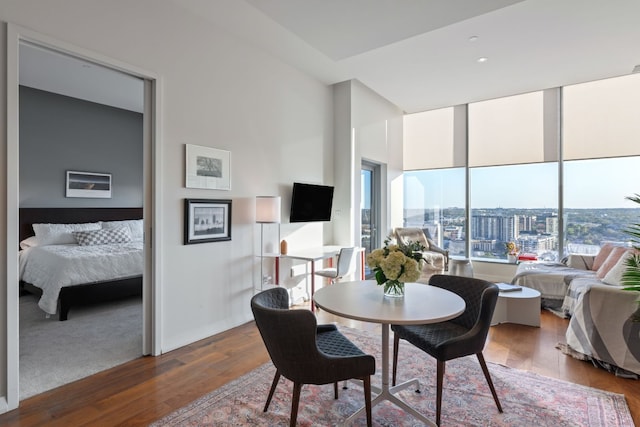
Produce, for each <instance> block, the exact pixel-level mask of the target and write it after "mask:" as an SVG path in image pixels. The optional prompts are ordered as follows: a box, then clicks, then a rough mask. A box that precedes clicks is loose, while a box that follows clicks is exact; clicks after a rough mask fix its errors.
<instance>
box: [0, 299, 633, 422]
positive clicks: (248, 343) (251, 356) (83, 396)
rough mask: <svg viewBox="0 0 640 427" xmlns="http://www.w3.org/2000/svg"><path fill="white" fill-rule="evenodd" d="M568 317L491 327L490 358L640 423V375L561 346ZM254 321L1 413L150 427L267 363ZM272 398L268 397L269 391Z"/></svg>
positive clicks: (323, 316) (324, 318) (327, 318)
mask: <svg viewBox="0 0 640 427" xmlns="http://www.w3.org/2000/svg"><path fill="white" fill-rule="evenodd" d="M318 317H319V322H334V321H335V322H338V323H340V324H343V325H345V326H351V327H356V328H361V329H365V330H369V331H374V332H375V331H379V326H377V325H373V324H369V323H362V322H357V321H350V320H347V319H341V318H338V317H335V316H332V315H329V314H327V313H324V312H322V311H321V312H319V314H318ZM566 326H567V321H566V320H564V319H560V318H558V317H556V316H554V315H552V314H550V313H548V312H542V327H541V328H532V327H528V326H521V325H512V324H502V325H498V326H494V327H492V328H491V332H490V336H489V338H488V342H487V346H486V347H485V351H484V354H485V358H486V359H487V360H488V361H491V362H496V363H501V364H504V365H507V366H510V367H513V368H518V369H524V370H528V371H533V372H537V373H539V374H541V375H545V376H549V377H554V378H559V379H563V380H567V381H572V382H575V383H579V384H583V385H586V386H591V387H595V388H599V389H603V390H609V391H612V392H615V393H621V394H624V395H625V396H626V398H627V403H628V405H629V408H630V409H631V413H632V416H633V419H634V422H635V423H636V425H639V426H640V381H637V380H628V379H622V378H617V377H616V376H614V375H613V374H610V373H608V372H606V371H604V370H602V369H598V368H595V367H594V366H593V365H591V363H588V362H583V361H579V360H576V359H573V358H571V357H569V356H565V355H564V354H562V353H561V352H560V351H559V350H557V349H555V345H556V344H557V343H558V342H564V331H565V329H566ZM268 360H269V356H268V355H267V352H266V350H265V349H264V346H263V344H262V340H261V338H260V335H259V333H258V331H257V329H256V327H255V325H254V323H253V322H250V323H247V324H245V325H242V326H239V327H237V328H234V329H232V330H230V331H226V332H224V333H222V334H219V335H216V336H214V337H211V338H208V339H205V340H202V341H199V342H197V343H194V344H192V345H189V346H186V347H183V348H181V349H178V350H175V351H172V352H169V353H166V354H164V355H162V356H159V357H145V358H141V359H138V360H134V361H132V362H129V363H126V364H124V365H121V366H119V367H116V368H113V369H110V370H108V371H104V372H102V373H99V374H97V375H94V376H92V377H89V378H86V379H83V380H80V381H76V382H74V383H72V384H68V385H65V386H62V387H60V388H57V389H55V390H52V391H50V392H47V393H43V394H41V395H38V396H35V397H33V398H30V399H28V400H25V401H23V402H21V404H20V407H19V408H18V409H16V410H14V411H11V412H9V413H6V414H3V415H0V425H2V426H7V427H9V426H22V427H28V426H42V425H47V426H71V425H72V426H84V425H91V426H115V425H118V426H143V425H147V424H149V423H151V422H153V421H155V420H157V419H160V418H162V417H163V416H165V415H167V414H169V413H171V412H173V411H174V410H176V409H178V408H180V407H182V406H184V405H186V404H188V403H189V402H191V401H193V400H195V399H196V398H198V397H200V396H202V395H204V394H206V393H208V392H209V391H211V390H214V389H216V388H218V387H220V386H221V385H223V384H225V383H227V382H228V381H230V380H232V379H234V378H236V377H238V376H240V375H242V374H244V373H246V372H248V371H250V370H252V369H254V368H256V367H258V366H260V365H261V364H263V363H265V362H267V361H268ZM265 397H266V396H265Z"/></svg>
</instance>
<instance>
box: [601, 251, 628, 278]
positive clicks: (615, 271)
mask: <svg viewBox="0 0 640 427" xmlns="http://www.w3.org/2000/svg"><path fill="white" fill-rule="evenodd" d="M631 256H633V251H627V252H625V253H624V254H623V255H622V256H621V257H620V259H619V260H618V262H616V264H615V265H614V266H613V267H611V270H609V272H608V273H607V274H605V276H604V277H603V278H602V281H603V282H604V283H606V284H607V285H614V286H620V285H622V283H621V282H622V274H623V273H624V271H625V270H626V269H627V264H626V263H627V260H628V259H629V258H631Z"/></svg>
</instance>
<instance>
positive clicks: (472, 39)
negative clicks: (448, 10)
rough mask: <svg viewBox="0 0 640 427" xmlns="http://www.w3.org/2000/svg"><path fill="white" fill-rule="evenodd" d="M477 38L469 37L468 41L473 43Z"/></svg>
mask: <svg viewBox="0 0 640 427" xmlns="http://www.w3.org/2000/svg"><path fill="white" fill-rule="evenodd" d="M478 38H479V37H478V36H471V37H469V41H470V42H475V41H477V40H478Z"/></svg>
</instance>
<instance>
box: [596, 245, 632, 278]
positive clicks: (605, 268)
mask: <svg viewBox="0 0 640 427" xmlns="http://www.w3.org/2000/svg"><path fill="white" fill-rule="evenodd" d="M627 251H628V248H624V247H622V246H615V247H614V248H613V249H612V250H611V253H610V254H609V256H608V257H607V259H606V260H605V261H604V262H603V263H602V265H601V266H600V268H598V271H597V272H596V277H597V278H598V279H602V278H604V276H606V275H607V273H608V272H609V270H611V269H612V268H613V266H614V265H616V263H617V262H618V260H619V259H620V257H621V256H622V255H624V253H625V252H627Z"/></svg>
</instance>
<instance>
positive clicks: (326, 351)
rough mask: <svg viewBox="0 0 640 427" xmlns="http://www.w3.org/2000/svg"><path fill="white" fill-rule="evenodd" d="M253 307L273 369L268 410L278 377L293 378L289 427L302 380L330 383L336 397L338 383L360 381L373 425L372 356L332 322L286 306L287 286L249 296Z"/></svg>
mask: <svg viewBox="0 0 640 427" xmlns="http://www.w3.org/2000/svg"><path fill="white" fill-rule="evenodd" d="M251 310H252V311H253V317H254V318H255V321H256V325H257V326H258V330H259V331H260V335H261V336H262V340H263V341H264V344H265V346H266V347H267V351H268V352H269V356H270V357H271V361H272V362H273V364H274V366H275V367H276V373H275V376H274V378H273V383H272V384H271V390H270V391H269V396H268V397H267V402H266V404H265V405H264V412H267V409H268V408H269V403H271V399H272V397H273V393H274V391H275V389H276V386H277V385H278V381H279V380H280V376H284V377H285V378H287V379H289V380H290V381H292V382H293V397H292V402H291V419H290V423H289V425H290V426H292V427H293V426H295V425H296V420H297V417H298V406H299V402H300V392H301V389H302V385H303V384H316V385H321V384H330V383H333V388H334V397H335V399H337V398H338V382H339V381H343V380H348V379H352V378H354V379H359V380H362V383H363V387H364V401H365V407H366V413H367V425H368V426H371V375H373V374H374V373H375V371H376V362H375V358H374V357H373V356H371V355H367V354H365V353H364V352H362V351H361V350H360V349H359V348H358V347H357V346H356V345H355V344H353V343H352V342H351V341H350V340H349V339H348V338H346V337H345V336H344V335H342V334H341V333H340V332H339V331H338V329H337V327H336V326H335V325H318V324H317V322H316V317H315V315H314V314H313V313H312V312H311V311H309V310H306V309H299V310H298V309H296V310H289V295H288V293H287V291H286V289H284V288H282V287H276V288H271V289H267V290H265V291H262V292H260V293H258V294H256V295H254V296H253V298H252V299H251Z"/></svg>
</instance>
